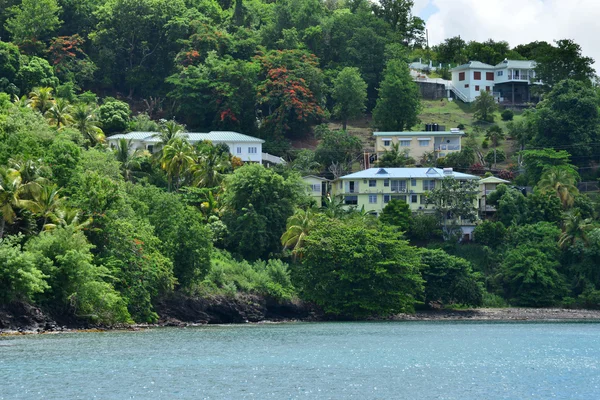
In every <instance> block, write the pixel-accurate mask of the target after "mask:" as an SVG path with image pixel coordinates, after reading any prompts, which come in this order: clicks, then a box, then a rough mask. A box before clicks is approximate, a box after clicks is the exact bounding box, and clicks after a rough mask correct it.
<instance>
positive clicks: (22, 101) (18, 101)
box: [13, 94, 31, 108]
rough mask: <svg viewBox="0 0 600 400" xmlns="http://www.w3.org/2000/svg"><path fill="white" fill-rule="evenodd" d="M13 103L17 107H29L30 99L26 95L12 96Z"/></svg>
mask: <svg viewBox="0 0 600 400" xmlns="http://www.w3.org/2000/svg"><path fill="white" fill-rule="evenodd" d="M13 104H14V105H15V106H17V107H19V108H26V107H31V99H30V98H29V97H27V95H25V94H24V95H23V96H21V97H19V96H14V100H13Z"/></svg>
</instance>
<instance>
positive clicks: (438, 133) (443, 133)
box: [373, 131, 465, 136]
mask: <svg viewBox="0 0 600 400" xmlns="http://www.w3.org/2000/svg"><path fill="white" fill-rule="evenodd" d="M464 134H465V132H464V131H457V132H452V131H428V132H423V131H415V132H373V136H463V135H464Z"/></svg>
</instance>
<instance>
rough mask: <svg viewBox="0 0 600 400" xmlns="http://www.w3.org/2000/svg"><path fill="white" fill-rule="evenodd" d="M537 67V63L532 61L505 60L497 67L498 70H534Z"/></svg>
mask: <svg viewBox="0 0 600 400" xmlns="http://www.w3.org/2000/svg"><path fill="white" fill-rule="evenodd" d="M535 66H536V62H535V61H531V60H504V61H502V62H501V63H499V64H497V65H496V68H497V69H501V68H522V69H533V68H535Z"/></svg>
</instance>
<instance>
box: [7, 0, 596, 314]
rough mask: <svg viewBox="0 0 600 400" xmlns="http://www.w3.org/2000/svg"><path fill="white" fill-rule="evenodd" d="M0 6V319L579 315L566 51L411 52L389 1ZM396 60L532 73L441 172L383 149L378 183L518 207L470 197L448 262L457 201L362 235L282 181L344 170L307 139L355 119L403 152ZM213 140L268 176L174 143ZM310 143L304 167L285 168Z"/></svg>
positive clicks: (584, 103) (207, 146) (584, 277)
mask: <svg viewBox="0 0 600 400" xmlns="http://www.w3.org/2000/svg"><path fill="white" fill-rule="evenodd" d="M0 4H1V5H2V7H1V8H0V37H1V38H2V39H3V40H5V41H0V304H5V303H9V302H12V301H27V302H31V303H34V304H36V305H39V306H41V307H42V308H44V309H46V310H48V311H49V312H51V313H52V314H54V315H57V316H61V317H66V318H77V319H79V320H85V321H92V322H97V323H105V324H112V323H120V322H122V323H128V322H131V321H136V322H153V321H156V320H157V318H158V316H157V314H156V311H155V305H156V303H157V301H158V300H159V299H161V298H162V297H164V296H166V295H168V294H170V293H172V292H174V291H180V292H183V293H185V294H188V295H192V296H218V295H222V296H235V295H236V294H237V293H240V292H244V293H253V294H257V295H260V296H265V297H268V298H270V299H273V300H274V301H287V300H290V299H297V298H300V299H304V300H307V301H310V302H314V303H315V304H317V305H319V306H320V307H321V308H322V309H323V310H324V311H325V312H327V313H330V314H334V315H338V316H343V317H367V316H371V315H387V314H390V313H394V312H401V311H411V310H413V309H414V307H415V306H423V305H425V306H436V307H437V306H442V307H445V306H455V305H472V306H478V305H482V304H483V305H493V304H494V305H497V304H503V300H502V299H504V300H505V301H507V302H509V303H510V304H514V305H524V306H549V305H561V304H562V305H567V306H582V307H600V269H599V268H598V257H599V256H600V227H599V224H598V212H599V207H598V202H597V198H596V199H595V200H594V199H593V198H592V197H590V196H588V195H586V194H584V193H579V191H578V190H577V183H578V182H579V181H580V180H581V179H582V178H584V179H585V180H588V181H592V180H595V179H597V178H598V175H597V168H596V165H597V163H598V161H599V160H600V114H599V111H598V106H599V104H600V102H599V91H598V88H597V87H596V86H594V84H593V82H592V80H591V78H592V74H593V70H591V60H590V59H587V58H585V57H582V56H581V49H580V48H579V46H578V45H577V44H575V43H573V42H571V41H568V40H563V41H558V42H557V43H556V45H555V46H553V45H551V44H548V43H543V42H542V43H537V42H535V43H530V44H525V45H521V46H517V47H516V48H514V49H510V48H509V46H508V44H507V43H505V42H493V41H487V42H484V43H478V42H469V43H465V42H463V41H462V40H461V39H460V38H450V39H448V40H446V41H445V42H444V43H442V44H440V45H438V46H436V47H434V48H423V46H424V23H423V21H422V20H421V19H419V18H417V17H414V16H412V15H411V12H410V9H411V7H412V1H410V0H394V1H387V0H386V1H381V2H378V3H375V2H373V3H372V2H369V1H367V0H357V1H351V2H324V1H319V0H282V1H278V2H266V1H261V0H246V1H242V0H236V1H235V2H232V1H227V0H219V1H217V0H175V1H173V0H169V1H168V0H82V1H73V0H22V1H21V0H4V1H0ZM418 57H425V58H427V59H432V60H435V61H438V62H442V63H445V64H457V63H462V62H466V61H467V60H469V59H476V60H479V61H483V62H488V63H492V64H495V63H498V62H500V61H501V60H502V59H504V58H505V57H508V58H512V59H523V58H530V59H531V58H532V59H535V60H537V61H538V62H539V63H540V67H539V74H540V77H542V79H543V80H544V85H542V86H540V88H539V90H540V93H541V95H542V101H541V102H540V103H539V104H538V105H537V106H532V107H531V108H530V109H528V110H527V111H525V112H523V113H517V115H514V114H509V113H503V114H502V119H503V120H505V121H498V119H499V118H497V117H496V114H497V113H498V110H497V109H496V105H495V104H494V103H493V101H492V102H490V101H489V100H490V99H489V96H488V97H485V96H481V98H480V99H479V100H478V102H477V104H475V105H474V106H473V110H474V114H475V119H476V120H478V121H476V122H473V123H472V124H471V125H470V126H466V127H465V129H466V130H467V133H468V135H467V137H466V138H465V140H464V142H463V150H462V151H461V152H459V153H456V154H453V155H449V156H448V157H445V158H437V159H436V157H435V155H433V154H430V155H426V156H425V157H424V158H423V159H422V160H414V159H412V158H411V157H410V154H406V153H404V152H402V151H400V150H399V148H397V147H396V148H393V149H392V151H390V152H388V153H387V154H385V155H384V156H383V157H382V158H381V159H380V160H379V163H380V164H379V165H381V166H386V167H399V166H407V165H414V164H415V163H419V164H420V165H432V166H433V165H436V166H440V167H441V166H446V167H454V168H456V169H459V170H466V171H470V172H473V173H477V174H480V175H483V174H484V173H485V172H486V170H487V171H488V172H493V173H495V174H496V175H499V176H500V177H502V178H505V179H507V180H510V181H512V182H513V183H514V184H518V185H522V186H530V187H532V188H533V193H531V194H529V195H527V196H525V195H524V194H523V193H522V192H521V191H520V190H517V189H516V188H515V187H513V185H512V184H510V185H503V186H501V187H500V188H499V189H498V190H497V191H496V192H495V193H493V194H491V195H490V196H489V197H488V198H487V203H488V204H489V205H492V206H494V207H495V208H496V210H497V212H496V213H495V214H494V215H493V216H492V219H491V220H488V221H484V222H482V223H481V224H479V225H478V227H477V229H476V235H475V243H469V244H464V243H462V244H458V242H457V235H456V234H455V233H456V227H454V226H452V224H451V223H450V222H449V221H450V220H451V219H452V218H451V216H461V217H462V218H467V219H476V216H475V215H474V210H473V209H471V208H470V207H467V206H466V204H469V201H470V199H474V194H473V193H472V192H473V191H474V190H475V188H473V187H470V186H469V185H460V184H458V183H457V182H455V181H453V180H446V181H444V182H443V183H442V184H441V185H439V186H438V187H437V188H436V189H435V190H433V191H432V192H431V193H430V196H429V202H430V205H429V207H430V208H431V210H433V211H435V212H434V213H431V214H422V213H419V214H414V215H413V214H411V213H410V212H409V211H408V208H407V206H406V204H405V203H402V202H400V201H392V202H390V203H389V204H388V206H387V207H386V209H385V210H384V213H383V215H382V217H381V218H380V219H379V220H377V219H375V218H374V217H372V216H370V215H367V214H366V213H365V212H364V211H362V210H346V209H344V207H342V204H341V202H340V200H339V199H336V198H328V199H325V205H324V206H323V207H322V208H321V209H316V208H315V207H314V204H313V203H312V201H311V200H310V199H309V198H308V196H306V194H305V188H304V185H303V184H302V182H301V180H300V176H301V175H303V174H313V173H325V174H329V176H340V175H342V174H345V173H347V172H350V171H351V170H352V169H356V167H357V166H358V162H359V160H360V159H361V158H362V153H363V142H362V141H361V139H360V138H358V137H356V136H354V135H352V134H350V133H349V131H346V130H345V129H343V130H334V129H331V128H329V127H328V126H327V125H326V124H320V123H321V122H327V121H332V120H333V121H339V122H341V124H342V125H343V127H344V128H345V127H346V125H347V124H348V123H349V122H351V121H352V120H353V119H357V118H361V117H362V116H363V115H365V114H371V115H372V117H373V127H374V128H380V129H386V130H403V129H418V124H419V120H418V115H419V112H420V111H421V110H422V108H423V107H422V102H421V101H420V99H419V92H418V89H417V87H416V85H415V83H414V82H413V81H412V79H411V77H410V74H409V69H408V61H410V60H412V59H415V58H418ZM566 78H569V79H566ZM492 100H493V99H492ZM505 116H506V117H505ZM496 122H498V124H497V125H496ZM184 124H185V125H184ZM211 129H219V130H235V131H239V132H242V133H245V134H249V135H255V136H259V137H262V138H264V139H265V140H266V143H265V146H264V148H265V150H266V151H269V152H272V153H274V154H278V155H285V156H286V157H287V158H288V159H289V160H290V162H289V163H288V164H287V165H285V166H278V167H275V168H271V169H267V168H264V167H262V166H260V165H244V164H243V163H242V162H241V160H240V159H238V158H236V157H232V156H231V155H230V152H229V149H228V148H227V146H222V145H216V146H213V144H212V143H199V144H197V145H192V144H190V143H189V142H187V141H186V140H185V139H184V138H183V137H182V136H181V135H180V133H182V132H184V131H186V130H190V131H191V130H199V131H208V130H211ZM132 130H138V131H147V132H155V133H156V137H157V138H158V139H159V141H160V143H159V145H158V146H156V147H157V150H158V151H157V152H155V154H152V155H151V154H149V153H147V152H142V151H132V149H131V143H129V142H127V141H126V140H121V141H120V142H119V143H118V146H116V148H114V149H111V148H108V147H107V146H106V145H105V139H106V137H107V136H110V135H113V134H115V133H122V132H128V131H132ZM484 137H485V140H483V138H484ZM313 138H314V139H316V140H317V141H318V145H317V146H316V149H315V150H314V151H312V150H307V149H304V150H292V148H291V146H290V144H291V141H297V140H300V141H301V140H306V139H308V140H310V139H313ZM509 139H510V141H511V143H513V144H514V147H515V148H510V149H509V148H507V147H506V146H507V144H506V143H507V142H509ZM502 146H505V147H504V149H503V148H501V147H502ZM509 150H510V151H509ZM484 153H485V154H484ZM457 198H460V199H463V200H464V201H463V202H457V201H455V200H456V199H457Z"/></svg>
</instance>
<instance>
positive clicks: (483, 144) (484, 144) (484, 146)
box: [481, 139, 490, 149]
mask: <svg viewBox="0 0 600 400" xmlns="http://www.w3.org/2000/svg"><path fill="white" fill-rule="evenodd" d="M488 147H490V142H489V141H488V140H487V139H484V140H483V142H482V143H481V148H482V149H487V148H488Z"/></svg>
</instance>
